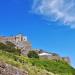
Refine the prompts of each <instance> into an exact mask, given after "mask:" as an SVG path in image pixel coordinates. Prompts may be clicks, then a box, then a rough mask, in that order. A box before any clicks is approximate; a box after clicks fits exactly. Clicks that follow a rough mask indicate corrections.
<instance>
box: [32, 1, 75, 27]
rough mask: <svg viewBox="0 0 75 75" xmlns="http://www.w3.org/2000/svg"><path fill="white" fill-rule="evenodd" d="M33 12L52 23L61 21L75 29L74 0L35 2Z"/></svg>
mask: <svg viewBox="0 0 75 75" xmlns="http://www.w3.org/2000/svg"><path fill="white" fill-rule="evenodd" d="M32 11H34V12H35V13H37V14H40V15H43V16H46V17H48V18H49V19H50V20H52V21H58V20H61V22H63V23H64V25H68V26H70V27H71V28H75V1H74V0H34V1H33V6H32Z"/></svg>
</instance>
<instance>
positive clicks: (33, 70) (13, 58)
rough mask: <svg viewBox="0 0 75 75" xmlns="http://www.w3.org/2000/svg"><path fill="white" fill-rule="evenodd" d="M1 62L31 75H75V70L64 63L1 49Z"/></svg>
mask: <svg viewBox="0 0 75 75" xmlns="http://www.w3.org/2000/svg"><path fill="white" fill-rule="evenodd" d="M11 47H12V46H11ZM10 50H12V48H10ZM14 50H15V49H14ZM0 61H3V62H5V63H8V64H11V65H13V66H16V67H18V68H20V69H23V70H26V71H28V73H29V75H42V74H43V75H55V74H57V75H75V69H74V68H72V67H71V66H70V65H69V64H67V63H65V62H64V61H52V60H48V59H37V58H28V57H25V56H22V55H19V54H16V53H15V52H14V51H11V52H10V51H8V50H4V49H3V48H2V49H1V48H0ZM51 72H52V73H53V74H52V73H51Z"/></svg>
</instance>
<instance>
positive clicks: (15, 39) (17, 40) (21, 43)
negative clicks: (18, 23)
mask: <svg viewBox="0 0 75 75" xmlns="http://www.w3.org/2000/svg"><path fill="white" fill-rule="evenodd" d="M6 41H10V42H12V43H14V44H15V45H16V48H20V49H21V54H23V55H27V53H28V52H29V50H31V44H30V42H29V41H28V39H27V37H26V36H23V35H22V34H18V35H16V36H9V37H6V36H0V42H2V43H5V42H6Z"/></svg>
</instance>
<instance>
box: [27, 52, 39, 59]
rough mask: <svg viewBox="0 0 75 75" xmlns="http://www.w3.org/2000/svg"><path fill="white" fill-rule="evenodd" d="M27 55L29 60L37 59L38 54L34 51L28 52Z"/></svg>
mask: <svg viewBox="0 0 75 75" xmlns="http://www.w3.org/2000/svg"><path fill="white" fill-rule="evenodd" d="M27 55H28V57H29V58H39V56H38V54H37V53H36V52H35V51H29V53H28V54H27Z"/></svg>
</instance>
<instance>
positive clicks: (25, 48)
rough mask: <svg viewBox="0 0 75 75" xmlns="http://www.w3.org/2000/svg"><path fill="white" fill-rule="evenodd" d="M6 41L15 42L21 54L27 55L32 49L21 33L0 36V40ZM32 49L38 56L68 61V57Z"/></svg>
mask: <svg viewBox="0 0 75 75" xmlns="http://www.w3.org/2000/svg"><path fill="white" fill-rule="evenodd" d="M6 41H10V42H12V43H13V44H15V45H16V48H19V49H21V54H22V55H24V56H27V54H28V52H29V51H30V50H32V46H31V43H30V42H29V41H28V39H27V37H26V36H23V35H22V34H18V35H16V36H9V37H6V36H0V42H2V43H6ZM33 50H35V51H36V52H37V54H38V55H39V57H40V58H45V59H49V60H55V61H59V60H64V61H65V62H67V63H70V58H69V57H60V56H59V55H58V54H56V53H48V52H46V50H45V51H43V50H42V49H33Z"/></svg>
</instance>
